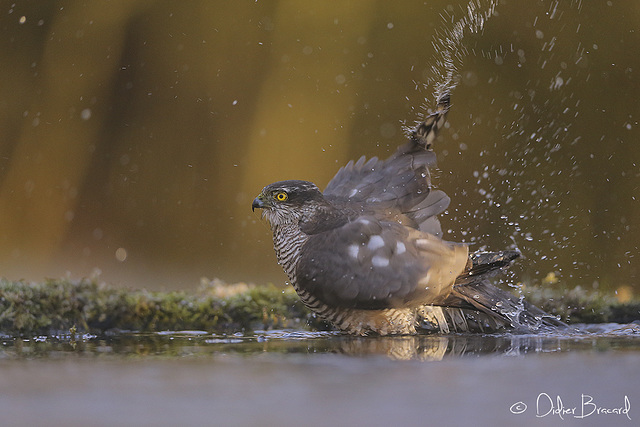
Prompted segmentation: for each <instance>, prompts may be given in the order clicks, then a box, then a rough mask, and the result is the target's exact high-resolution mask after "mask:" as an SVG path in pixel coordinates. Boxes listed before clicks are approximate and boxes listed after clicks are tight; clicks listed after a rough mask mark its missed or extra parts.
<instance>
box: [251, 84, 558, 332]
mask: <svg viewBox="0 0 640 427" xmlns="http://www.w3.org/2000/svg"><path fill="white" fill-rule="evenodd" d="M448 110H449V96H448V95H445V96H442V97H440V99H439V101H438V105H437V108H436V110H435V111H434V112H433V113H431V114H430V115H428V116H427V117H426V119H425V120H424V121H423V122H422V123H420V124H419V125H418V126H417V127H416V128H415V129H414V130H413V131H412V132H411V134H410V136H409V138H408V141H407V142H406V143H405V144H404V145H401V146H400V147H399V148H398V149H397V150H396V152H395V153H394V154H393V155H391V157H389V158H388V159H386V160H379V159H378V158H376V157H373V158H371V159H369V160H366V158H365V157H364V156H363V157H361V158H360V159H359V160H358V161H357V162H355V163H354V162H353V161H351V162H349V163H347V165H346V166H344V167H343V168H341V169H340V170H339V171H338V173H337V174H336V175H335V177H334V178H333V179H332V180H331V181H330V182H329V184H328V185H327V188H326V189H325V190H324V192H321V191H320V190H319V189H318V187H317V186H316V185H315V184H313V183H311V182H307V181H299V180H289V181H280V182H275V183H273V184H270V185H267V186H266V187H264V189H263V190H262V192H261V193H260V194H259V195H258V197H256V198H255V200H253V204H252V209H253V210H255V209H256V208H258V209H262V217H263V218H264V219H266V221H267V222H268V223H269V225H270V228H271V231H272V233H273V245H274V249H275V251H276V255H277V258H278V263H279V264H280V265H281V266H282V267H283V269H284V271H285V272H286V274H287V276H288V277H289V280H290V282H291V284H292V285H293V287H294V289H295V290H296V292H297V293H298V295H299V297H300V299H301V300H302V302H303V303H304V304H305V305H306V306H307V307H309V308H310V309H311V310H312V311H313V312H314V313H316V314H317V315H318V316H319V317H321V318H322V319H325V320H327V321H329V322H330V323H332V324H333V325H334V326H335V327H337V328H338V329H340V330H342V331H345V332H347V333H350V334H355V335H370V334H379V335H397V334H416V333H433V332H436V333H437V332H442V333H447V332H493V331H497V330H501V329H514V328H515V329H520V330H531V331H535V330H540V329H549V328H553V327H556V326H561V325H563V324H562V323H561V322H559V321H558V320H557V319H556V318H555V317H552V316H550V315H547V314H546V313H545V312H543V311H542V310H540V309H539V308H537V307H535V306H532V305H530V304H528V303H526V302H525V301H523V300H522V299H521V298H516V297H514V296H513V295H512V294H510V293H508V292H506V291H503V290H501V289H499V288H497V287H495V286H493V285H492V284H491V283H490V281H489V278H490V277H492V276H493V275H495V274H496V273H498V272H500V271H501V270H502V269H504V268H505V267H507V266H508V265H509V264H510V263H511V261H513V260H514V259H515V258H517V257H518V256H519V252H517V251H502V252H476V253H472V254H470V253H469V248H468V246H467V245H466V244H462V243H454V242H448V241H445V240H443V239H442V237H441V236H442V230H441V228H440V223H439V220H438V214H440V213H442V212H443V211H444V210H445V209H446V208H447V207H448V205H449V202H450V199H449V197H448V196H447V195H446V194H445V193H444V192H443V191H441V190H436V189H434V188H433V187H432V185H431V177H430V172H429V169H430V168H433V167H434V166H435V164H436V156H435V154H434V152H433V150H432V148H431V146H432V143H433V141H434V139H435V137H436V135H437V133H438V130H439V129H440V128H441V127H442V126H443V125H444V123H445V118H446V114H447V111H448Z"/></svg>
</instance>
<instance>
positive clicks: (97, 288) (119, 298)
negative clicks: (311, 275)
mask: <svg viewBox="0 0 640 427" xmlns="http://www.w3.org/2000/svg"><path fill="white" fill-rule="evenodd" d="M222 286H223V285H221V284H220V283H218V282H216V283H215V284H214V285H212V287H215V288H218V289H220V288H221V287H222ZM209 291H210V289H207V288H204V289H201V290H200V291H199V292H197V293H193V294H189V293H186V292H147V291H131V290H126V289H120V288H112V287H109V286H106V285H104V284H99V283H97V282H96V281H91V280H82V281H79V282H72V281H68V280H62V279H61V280H47V281H45V282H44V283H27V282H23V281H17V282H14V281H8V280H0V333H3V334H7V335H33V334H47V333H51V332H56V331H68V330H69V328H71V327H73V326H76V327H77V328H78V330H79V331H82V332H92V333H102V332H104V331H107V330H113V329H116V330H131V331H141V332H149V331H161V330H187V329H189V330H205V331H211V332H228V331H238V330H243V329H251V328H273V327H278V328H283V327H301V326H304V325H305V324H306V322H307V319H309V318H310V314H309V312H308V310H307V309H306V308H305V307H304V306H303V305H302V304H301V303H300V301H299V299H298V297H297V296H296V295H295V292H293V291H292V290H283V289H282V288H280V287H276V286H273V285H269V286H263V287H252V286H245V289H244V290H243V291H241V292H231V293H229V294H228V295H225V296H218V295H216V294H215V293H213V292H209Z"/></svg>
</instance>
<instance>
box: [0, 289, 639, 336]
mask: <svg viewBox="0 0 640 427" xmlns="http://www.w3.org/2000/svg"><path fill="white" fill-rule="evenodd" d="M522 289H523V293H524V295H525V297H526V298H527V300H528V301H529V302H531V303H533V304H535V305H538V306H540V307H542V308H543V309H545V310H546V311H547V312H549V313H552V314H558V315H560V316H561V317H562V319H563V320H565V321H568V322H571V323H581V322H585V323H599V322H619V323H628V322H631V321H634V320H638V319H640V301H637V300H635V301H634V300H632V301H630V302H626V303H621V302H619V301H618V300H617V299H616V298H615V297H614V296H611V295H607V294H604V293H601V292H598V291H589V292H587V291H586V290H584V289H582V288H580V287H576V288H573V289H570V290H564V289H560V288H559V287H558V286H555V285H554V284H550V283H545V284H542V285H534V286H523V287H522ZM73 327H75V328H77V331H78V332H89V333H103V332H105V331H109V330H126V331H139V332H153V331H162V330H173V331H179V330H203V331H209V332H216V333H228V332H237V331H241V330H247V329H262V328H264V329H267V328H305V327H311V328H314V329H326V328H327V327H328V325H327V324H325V323H324V322H322V321H320V320H318V319H316V318H315V317H313V316H312V315H311V314H310V313H309V311H308V310H307V309H306V308H305V307H304V306H303V305H302V303H301V302H300V300H299V299H298V296H297V295H296V294H295V292H294V291H293V290H292V289H291V288H286V289H283V288H282V287H277V286H274V285H268V286H249V285H245V284H235V285H226V284H223V283H221V282H219V281H213V282H205V283H204V284H203V286H201V288H200V289H198V290H197V291H196V292H193V293H187V292H148V291H140V290H134V291H132V290H127V289H122V288H113V287H110V286H106V285H104V284H100V283H98V282H96V281H94V280H81V281H77V282H73V281H69V280H64V279H58V280H46V281H45V282H43V283H28V282H24V281H8V280H2V279H0V334H6V335H13V336H16V335H36V334H51V333H58V332H60V331H65V332H66V331H69V329H70V328H73Z"/></svg>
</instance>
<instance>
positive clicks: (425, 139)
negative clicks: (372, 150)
mask: <svg viewBox="0 0 640 427" xmlns="http://www.w3.org/2000/svg"><path fill="white" fill-rule="evenodd" d="M448 107H449V98H448V97H444V98H443V99H442V100H441V102H440V104H439V105H438V109H437V110H436V112H434V113H433V114H431V115H429V116H428V117H427V118H426V120H425V121H424V122H422V123H421V124H420V125H419V126H417V127H416V129H415V130H414V131H413V132H412V133H411V137H410V138H409V141H408V142H407V143H405V144H404V145H402V146H400V147H398V149H397V150H396V152H395V153H394V154H393V155H392V156H391V157H389V158H388V159H386V160H379V159H378V158H376V157H373V158H371V159H369V160H368V161H367V160H366V158H365V157H364V156H363V157H361V158H360V159H359V160H358V161H357V162H355V163H354V162H353V161H350V162H349V163H347V165H346V166H344V167H343V168H341V169H340V170H339V171H338V173H337V174H336V175H335V176H334V177H333V179H332V180H331V181H330V182H329V184H328V185H327V188H326V189H325V191H324V196H325V197H326V198H327V199H328V200H340V201H349V202H352V203H361V204H375V203H381V204H382V205H383V207H384V209H392V210H395V211H397V212H400V213H403V214H407V216H409V217H410V218H411V219H412V220H414V221H415V222H416V224H417V225H418V226H420V225H421V224H422V223H424V222H427V221H428V220H429V218H431V217H434V216H435V215H438V214H440V213H442V212H443V211H444V210H445V209H446V208H447V206H448V205H449V201H450V199H449V198H448V197H447V195H446V194H444V193H443V192H441V191H438V192H436V194H433V193H434V191H433V190H432V189H431V176H430V172H429V168H431V167H435V165H436V156H435V153H434V152H433V151H432V150H431V148H430V147H431V143H432V142H433V140H434V139H435V137H436V135H437V133H438V130H439V129H440V128H441V127H442V126H443V125H444V123H445V117H446V113H447V110H448ZM420 229H422V230H423V231H429V232H432V233H433V234H439V230H440V227H439V224H438V222H437V220H435V219H434V220H431V221H428V224H426V225H425V226H424V227H420Z"/></svg>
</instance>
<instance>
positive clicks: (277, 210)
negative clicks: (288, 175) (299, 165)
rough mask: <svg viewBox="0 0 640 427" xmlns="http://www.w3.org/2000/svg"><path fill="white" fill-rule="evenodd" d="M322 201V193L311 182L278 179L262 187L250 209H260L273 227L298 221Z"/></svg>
mask: <svg viewBox="0 0 640 427" xmlns="http://www.w3.org/2000/svg"><path fill="white" fill-rule="evenodd" d="M323 201H324V197H323V196H322V193H321V192H320V190H319V189H318V187H317V186H316V185H315V184H313V183H311V182H308V181H297V180H290V181H279V182H274V183H273V184H269V185H267V186H266V187H264V188H263V189H262V192H260V194H259V195H258V197H256V198H255V199H254V200H253V203H252V204H251V209H252V210H254V211H255V209H256V208H258V209H262V217H263V218H265V219H266V220H267V221H269V223H270V224H271V226H272V227H274V226H277V225H281V224H284V223H294V222H300V220H301V219H302V218H303V217H304V216H306V215H307V214H308V211H311V209H312V208H313V207H314V206H317V205H318V204H319V203H320V204H321V203H322V202H323ZM310 208H311V209H310Z"/></svg>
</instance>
